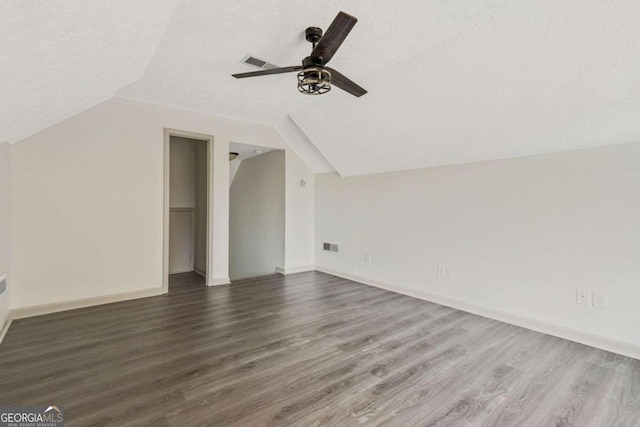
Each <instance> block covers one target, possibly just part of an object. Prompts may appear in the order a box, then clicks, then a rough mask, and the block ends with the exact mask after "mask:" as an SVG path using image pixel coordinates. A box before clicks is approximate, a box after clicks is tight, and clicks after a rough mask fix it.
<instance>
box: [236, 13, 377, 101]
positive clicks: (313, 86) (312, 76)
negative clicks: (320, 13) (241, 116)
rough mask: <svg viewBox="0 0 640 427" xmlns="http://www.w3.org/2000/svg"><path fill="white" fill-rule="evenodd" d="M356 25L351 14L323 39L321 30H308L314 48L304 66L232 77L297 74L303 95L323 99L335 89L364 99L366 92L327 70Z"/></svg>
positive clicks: (340, 16) (342, 16)
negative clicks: (332, 87)
mask: <svg viewBox="0 0 640 427" xmlns="http://www.w3.org/2000/svg"><path fill="white" fill-rule="evenodd" d="M356 22H358V19H357V18H356V17H354V16H351V15H349V14H348V13H344V12H340V13H338V15H337V16H336V17H335V19H334V20H333V22H332V23H331V25H330V26H329V29H328V30H327V32H326V33H325V34H324V35H322V30H321V29H320V28H317V27H309V28H307V29H306V30H305V38H306V39H307V41H309V42H311V43H312V44H313V50H312V51H311V55H309V56H307V57H306V58H304V59H303V60H302V65H293V66H291V67H282V68H272V69H270V70H261V71H252V72H249V73H240V74H232V75H233V77H235V78H237V79H242V78H245V77H258V76H266V75H269V74H283V73H293V72H295V71H298V91H300V92H302V93H305V94H308V95H321V94H323V93H327V92H329V91H330V90H331V86H332V85H333V86H337V87H339V88H340V89H342V90H344V91H347V92H349V93H350V94H352V95H354V96H358V97H359V96H362V95H364V94H365V93H367V91H366V90H364V89H363V88H362V87H360V86H358V85H357V84H356V83H354V82H352V81H351V80H349V79H348V78H347V77H345V76H344V75H343V74H341V73H340V72H338V71H337V70H334V69H333V68H330V67H327V66H326V65H327V63H328V62H329V61H330V60H331V58H333V55H334V54H335V53H336V51H337V50H338V48H339V47H340V45H342V42H343V41H344V39H346V38H347V35H349V32H351V29H352V28H353V27H354V25H356Z"/></svg>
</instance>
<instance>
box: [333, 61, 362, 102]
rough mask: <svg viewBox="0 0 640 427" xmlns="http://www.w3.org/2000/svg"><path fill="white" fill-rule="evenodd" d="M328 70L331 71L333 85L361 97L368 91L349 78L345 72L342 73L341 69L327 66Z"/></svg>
mask: <svg viewBox="0 0 640 427" xmlns="http://www.w3.org/2000/svg"><path fill="white" fill-rule="evenodd" d="M327 70H328V71H329V72H330V73H331V84H332V85H333V86H336V87H339V88H340V89H342V90H344V91H346V92H349V93H350V94H351V95H353V96H357V97H361V96H362V95H364V94H365V93H367V91H366V90H365V89H364V88H362V87H361V86H358V85H357V84H356V83H354V82H352V81H351V80H349V79H348V78H347V77H345V75H344V74H341V73H340V72H339V71H337V70H334V69H333V68H330V67H327Z"/></svg>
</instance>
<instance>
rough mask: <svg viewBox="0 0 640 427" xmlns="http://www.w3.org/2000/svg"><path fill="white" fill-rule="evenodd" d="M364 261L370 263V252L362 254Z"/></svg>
mask: <svg viewBox="0 0 640 427" xmlns="http://www.w3.org/2000/svg"><path fill="white" fill-rule="evenodd" d="M364 262H366V263H367V264H371V254H364Z"/></svg>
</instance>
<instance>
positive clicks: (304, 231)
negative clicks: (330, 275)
mask: <svg viewBox="0 0 640 427" xmlns="http://www.w3.org/2000/svg"><path fill="white" fill-rule="evenodd" d="M285 171H286V174H285V175H286V182H285V192H286V196H285V197H286V212H285V236H286V241H285V262H284V271H285V273H295V272H298V271H307V270H313V269H314V263H315V262H314V257H315V253H314V185H315V184H314V181H315V175H314V174H313V172H311V170H310V169H309V168H308V167H307V165H306V164H305V163H304V162H303V161H302V160H301V159H300V157H298V155H297V154H296V153H294V152H293V151H292V150H287V151H286V152H285ZM302 181H304V184H302Z"/></svg>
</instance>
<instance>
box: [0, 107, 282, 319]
mask: <svg viewBox="0 0 640 427" xmlns="http://www.w3.org/2000/svg"><path fill="white" fill-rule="evenodd" d="M165 128H169V129H178V130H185V131H190V132H195V133H199V134H204V135H213V137H214V147H213V150H212V151H213V154H212V159H213V164H212V173H213V175H214V182H215V185H214V188H212V189H211V196H212V197H213V199H214V202H213V203H214V205H215V206H216V208H215V209H214V212H212V214H211V224H212V227H211V228H212V229H213V230H212V231H211V233H212V235H213V236H214V239H213V242H212V248H213V251H212V252H211V258H210V259H211V271H212V273H213V277H212V280H213V281H214V282H215V281H218V282H219V283H224V282H225V281H226V280H228V245H229V240H228V239H229V237H228V236H229V235H228V222H229V211H228V194H229V161H228V154H227V153H228V151H229V149H228V147H229V141H231V140H234V141H243V142H246V143H249V144H255V145H266V146H271V147H280V148H285V147H284V144H283V143H282V140H281V138H280V137H279V135H278V134H277V132H276V131H275V130H274V129H273V128H271V127H268V126H263V125H257V124H252V123H246V122H242V121H238V120H230V119H223V118H218V117H212V116H207V115H204V114H198V113H193V112H188V111H183V110H177V109H173V108H166V107H160V106H154V105H150V104H145V103H140V102H135V101H128V100H124V99H118V98H114V99H111V100H109V101H107V102H105V103H103V104H100V105H98V106H96V107H94V108H91V109H89V110H87V111H85V112H83V113H80V114H78V115H77V116H74V117H72V118H70V119H68V120H65V121H63V122H61V123H59V124H57V125H55V126H53V127H51V128H49V129H46V130H45V131H43V132H40V133H38V134H36V135H34V136H32V137H29V138H27V139H25V140H22V141H20V142H18V143H16V144H14V145H13V146H12V160H13V164H12V197H13V200H12V206H11V212H12V215H11V216H12V218H14V219H15V221H13V222H12V236H13V237H12V251H11V252H12V258H11V286H12V291H13V292H12V295H11V296H12V298H11V300H12V307H13V308H22V307H29V306H35V305H40V304H47V303H57V302H66V301H72V300H76V299H82V298H89V297H97V296H104V295H111V294H116V293H121V292H131V291H140V290H146V289H160V288H161V287H162V260H163V243H162V239H163V164H164V163H163V162H164V160H163V157H164V130H165Z"/></svg>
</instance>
